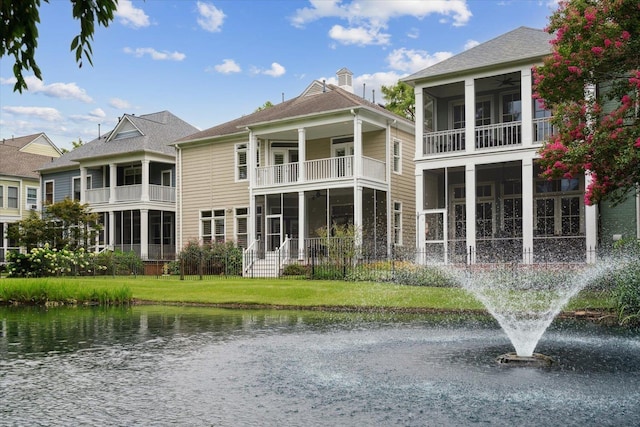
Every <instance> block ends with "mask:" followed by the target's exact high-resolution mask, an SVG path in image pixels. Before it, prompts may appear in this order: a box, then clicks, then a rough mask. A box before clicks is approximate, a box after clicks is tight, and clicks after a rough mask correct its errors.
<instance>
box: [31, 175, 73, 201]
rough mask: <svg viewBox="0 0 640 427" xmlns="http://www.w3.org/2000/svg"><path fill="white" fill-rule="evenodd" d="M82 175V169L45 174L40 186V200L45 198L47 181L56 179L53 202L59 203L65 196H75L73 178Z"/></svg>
mask: <svg viewBox="0 0 640 427" xmlns="http://www.w3.org/2000/svg"><path fill="white" fill-rule="evenodd" d="M76 176H80V169H74V170H69V171H63V172H54V173H49V174H43V175H42V179H41V183H42V186H41V187H40V201H42V200H44V198H45V182H46V181H54V184H53V202H54V203H57V202H60V201H62V200H64V198H65V197H69V198H71V197H73V184H72V183H73V178H74V177H76Z"/></svg>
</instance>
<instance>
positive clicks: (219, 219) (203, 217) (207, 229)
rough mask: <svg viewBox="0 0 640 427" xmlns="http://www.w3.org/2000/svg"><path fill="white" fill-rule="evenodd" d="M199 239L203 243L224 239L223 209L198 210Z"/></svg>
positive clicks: (222, 240)
mask: <svg viewBox="0 0 640 427" xmlns="http://www.w3.org/2000/svg"><path fill="white" fill-rule="evenodd" d="M200 240H202V241H203V242H205V243H208V242H224V241H225V214H224V209H216V210H212V211H201V212H200Z"/></svg>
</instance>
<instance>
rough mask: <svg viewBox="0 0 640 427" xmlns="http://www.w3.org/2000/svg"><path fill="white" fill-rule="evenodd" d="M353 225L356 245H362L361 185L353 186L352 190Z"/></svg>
mask: <svg viewBox="0 0 640 427" xmlns="http://www.w3.org/2000/svg"><path fill="white" fill-rule="evenodd" d="M353 225H354V228H355V236H354V239H355V244H356V247H358V248H359V247H360V246H361V245H362V186H361V185H358V186H356V187H355V189H354V192H353Z"/></svg>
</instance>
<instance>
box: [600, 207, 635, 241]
mask: <svg viewBox="0 0 640 427" xmlns="http://www.w3.org/2000/svg"><path fill="white" fill-rule="evenodd" d="M637 215H638V214H637V213H636V199H635V197H633V195H631V196H629V197H628V198H627V200H625V201H624V202H623V203H621V204H619V205H618V206H616V207H611V206H609V205H608V204H607V203H606V202H605V203H602V204H601V206H600V223H601V229H600V242H599V245H600V246H603V247H610V246H611V245H613V235H614V234H619V235H621V237H622V238H623V239H633V238H635V237H636V236H637V232H638V231H637V227H638V226H639V225H638V223H637V221H638V220H637V218H638V216H637Z"/></svg>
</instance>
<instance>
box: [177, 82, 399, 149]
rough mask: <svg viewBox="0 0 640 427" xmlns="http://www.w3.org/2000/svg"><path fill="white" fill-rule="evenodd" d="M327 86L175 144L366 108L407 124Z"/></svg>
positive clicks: (368, 102) (364, 100) (341, 90)
mask: <svg viewBox="0 0 640 427" xmlns="http://www.w3.org/2000/svg"><path fill="white" fill-rule="evenodd" d="M320 84H322V83H320ZM326 87H327V91H325V92H320V93H313V94H308V95H300V96H298V97H296V98H293V99H290V100H288V101H284V102H282V103H280V104H276V105H274V106H272V107H269V108H265V109H264V110H260V111H256V112H254V113H252V114H248V115H246V116H242V117H239V118H237V119H235V120H231V121H229V122H226V123H222V124H220V125H217V126H214V127H211V128H209V129H205V130H203V131H201V132H197V133H195V134H193V135H189V136H187V137H185V138H182V139H179V140H177V141H175V142H176V143H180V142H185V141H193V140H199V139H205V138H213V137H219V136H225V135H233V134H236V133H242V132H246V130H245V128H246V127H252V126H255V125H256V124H260V123H266V122H276V121H279V120H286V119H294V118H297V117H300V118H302V117H305V116H309V115H312V114H320V113H325V112H331V111H339V110H348V109H350V108H356V107H366V108H368V109H372V110H374V111H377V112H379V113H381V114H384V115H387V116H393V117H394V118H398V119H401V120H405V121H407V120H406V119H405V118H403V117H400V116H397V115H395V114H393V113H391V112H390V111H389V110H387V109H385V108H383V107H381V106H380V105H378V104H375V103H373V102H370V101H367V100H366V99H364V98H361V97H359V96H357V95H355V94H353V93H351V92H348V91H346V90H344V89H342V88H340V87H338V86H336V85H332V84H327V85H326ZM409 123H410V122H409Z"/></svg>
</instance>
